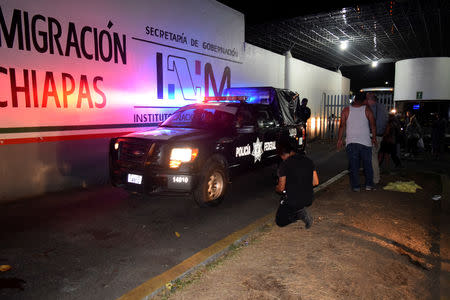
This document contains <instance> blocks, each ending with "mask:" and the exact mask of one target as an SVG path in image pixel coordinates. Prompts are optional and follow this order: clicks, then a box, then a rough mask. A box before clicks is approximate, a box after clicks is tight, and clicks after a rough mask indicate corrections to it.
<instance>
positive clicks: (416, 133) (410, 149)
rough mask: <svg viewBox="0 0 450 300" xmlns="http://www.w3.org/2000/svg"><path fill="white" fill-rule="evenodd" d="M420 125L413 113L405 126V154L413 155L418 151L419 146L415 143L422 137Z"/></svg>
mask: <svg viewBox="0 0 450 300" xmlns="http://www.w3.org/2000/svg"><path fill="white" fill-rule="evenodd" d="M422 135H423V134H422V127H421V126H420V125H419V122H417V119H416V116H415V115H413V116H412V117H411V119H410V121H409V124H408V126H406V146H407V153H406V154H405V156H411V157H414V155H416V154H417V153H418V150H419V147H418V146H417V143H418V142H419V140H420V139H421V138H422Z"/></svg>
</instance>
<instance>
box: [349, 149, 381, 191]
mask: <svg viewBox="0 0 450 300" xmlns="http://www.w3.org/2000/svg"><path fill="white" fill-rule="evenodd" d="M345 149H346V151H347V157H348V164H349V171H350V185H351V187H352V189H358V188H361V185H360V182H359V167H360V166H361V161H362V165H363V169H364V176H365V177H366V186H371V187H373V186H374V185H373V169H372V147H367V146H364V145H361V144H357V143H351V144H348V145H347V147H346V148H345Z"/></svg>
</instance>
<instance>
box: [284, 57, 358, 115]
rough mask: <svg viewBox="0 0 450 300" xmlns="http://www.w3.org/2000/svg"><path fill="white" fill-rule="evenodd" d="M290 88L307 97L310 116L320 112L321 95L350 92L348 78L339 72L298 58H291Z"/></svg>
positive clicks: (301, 96)
mask: <svg viewBox="0 0 450 300" xmlns="http://www.w3.org/2000/svg"><path fill="white" fill-rule="evenodd" d="M291 63H292V67H291V76H292V78H291V80H290V82H291V83H290V84H291V89H292V90H293V91H296V92H298V93H299V94H300V98H301V99H302V98H308V106H309V107H310V108H311V116H312V117H316V118H317V117H318V116H319V114H320V109H321V104H322V99H323V98H322V96H323V94H324V93H326V94H331V95H348V94H349V93H350V80H349V79H348V78H345V77H343V76H342V74H341V73H340V72H333V71H330V70H327V69H324V68H320V67H318V66H315V65H312V64H309V63H306V62H304V61H301V60H298V59H292V60H291Z"/></svg>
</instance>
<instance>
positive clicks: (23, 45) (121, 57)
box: [0, 6, 127, 109]
mask: <svg viewBox="0 0 450 300" xmlns="http://www.w3.org/2000/svg"><path fill="white" fill-rule="evenodd" d="M6 13H11V12H5V11H3V10H2V7H1V6H0V29H1V30H0V47H2V48H5V47H7V48H10V49H17V50H19V51H27V52H35V53H40V54H53V55H59V56H65V57H74V58H79V59H87V60H95V61H99V62H105V63H115V64H119V63H121V64H123V65H126V63H127V53H126V39H127V37H126V35H124V34H122V35H120V34H118V33H117V32H109V31H108V30H107V29H111V28H112V26H113V23H112V22H111V21H108V22H107V25H106V27H107V29H98V28H95V27H91V26H79V25H78V26H77V25H76V24H75V23H73V22H68V23H67V24H64V23H63V22H60V21H58V20H57V19H56V18H54V17H45V16H43V15H40V14H36V15H30V14H29V13H28V12H27V11H22V10H19V9H14V10H13V11H12V14H11V15H10V16H9V18H6V17H5V16H6ZM8 19H10V20H11V21H10V23H7V20H8ZM63 36H64V37H65V38H63ZM0 80H9V83H10V87H11V99H5V96H3V95H2V97H0V108H5V107H14V108H17V107H27V108H30V107H34V108H37V107H42V108H45V107H47V105H49V102H50V101H52V102H54V104H53V103H52V105H54V106H55V107H56V108H62V109H63V108H69V101H68V97H69V96H71V97H75V99H76V101H75V102H73V103H72V102H71V103H70V105H72V108H84V107H88V108H103V107H105V105H106V101H107V99H106V95H105V93H104V92H103V91H102V89H101V86H102V82H103V77H102V76H91V77H90V78H89V77H88V76H87V75H83V74H80V75H73V74H69V73H68V72H58V73H57V72H52V71H45V72H44V71H37V70H32V69H27V68H23V69H22V68H20V69H19V68H14V67H13V66H4V65H0ZM18 82H20V83H21V84H18ZM57 87H59V90H58V89H57ZM38 90H39V91H42V92H39V93H38ZM19 95H20V96H24V99H25V101H24V103H19V101H18V96H19Z"/></svg>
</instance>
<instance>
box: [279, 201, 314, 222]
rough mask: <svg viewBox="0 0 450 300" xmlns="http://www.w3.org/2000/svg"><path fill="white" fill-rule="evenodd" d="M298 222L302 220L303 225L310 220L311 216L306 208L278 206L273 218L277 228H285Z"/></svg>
mask: <svg viewBox="0 0 450 300" xmlns="http://www.w3.org/2000/svg"><path fill="white" fill-rule="evenodd" d="M298 220H302V221H303V222H305V224H306V223H307V222H308V221H309V220H311V216H310V215H309V212H308V211H307V210H306V207H304V208H302V209H298V208H294V207H291V206H289V205H287V204H280V206H279V207H278V210H277V215H276V217H275V223H276V224H277V225H278V226H279V227H284V226H287V225H289V224H291V223H294V222H297V221H298Z"/></svg>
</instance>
